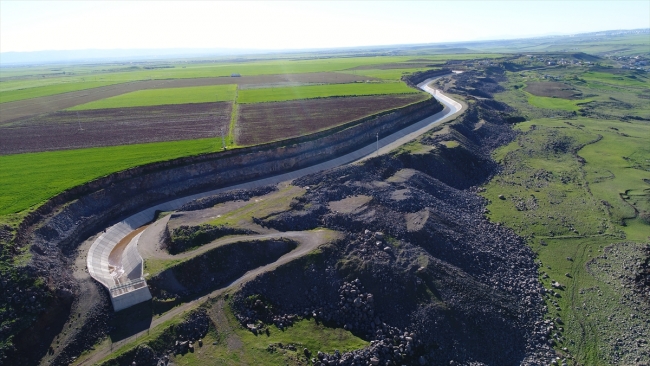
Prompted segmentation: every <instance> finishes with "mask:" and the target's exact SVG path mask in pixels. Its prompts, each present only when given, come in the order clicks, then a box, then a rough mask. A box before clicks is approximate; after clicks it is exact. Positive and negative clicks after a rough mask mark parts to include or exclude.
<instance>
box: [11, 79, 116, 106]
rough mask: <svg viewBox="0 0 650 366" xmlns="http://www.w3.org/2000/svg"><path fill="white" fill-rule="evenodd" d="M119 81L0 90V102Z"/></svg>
mask: <svg viewBox="0 0 650 366" xmlns="http://www.w3.org/2000/svg"><path fill="white" fill-rule="evenodd" d="M118 83H120V82H119V81H92V82H80V83H62V84H56V85H47V86H40V87H35V88H27V89H17V90H9V91H3V92H0V103H6V102H13V101H16V100H23V99H32V98H38V97H44V96H47V95H53V94H62V93H67V92H71V91H77V90H85V89H92V88H97V87H100V86H106V85H113V84H118Z"/></svg>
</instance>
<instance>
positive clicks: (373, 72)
mask: <svg viewBox="0 0 650 366" xmlns="http://www.w3.org/2000/svg"><path fill="white" fill-rule="evenodd" d="M424 70H431V68H410V69H369V70H345V71H342V72H344V73H346V74H354V75H360V76H368V77H373V78H379V79H384V80H394V81H399V80H401V79H402V76H404V75H409V74H412V73H414V72H417V71H424Z"/></svg>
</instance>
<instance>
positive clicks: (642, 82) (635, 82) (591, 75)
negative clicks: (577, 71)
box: [580, 72, 650, 88]
mask: <svg viewBox="0 0 650 366" xmlns="http://www.w3.org/2000/svg"><path fill="white" fill-rule="evenodd" d="M633 74H634V73H632V72H630V73H627V74H610V73H607V72H586V73H584V74H582V75H581V76H580V77H581V78H582V79H584V80H586V81H591V82H601V83H605V84H611V85H616V86H624V87H645V88H648V87H650V81H648V79H647V78H645V79H643V78H642V77H635V78H631V77H629V75H633Z"/></svg>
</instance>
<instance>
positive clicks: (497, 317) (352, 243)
mask: <svg viewBox="0 0 650 366" xmlns="http://www.w3.org/2000/svg"><path fill="white" fill-rule="evenodd" d="M462 75H463V76H462V77H461V78H458V79H457V80H455V81H454V84H453V88H455V89H454V91H455V92H457V93H462V94H464V95H466V96H468V97H469V98H470V99H471V102H470V105H469V108H468V110H467V111H466V113H465V114H464V115H463V116H462V117H461V118H460V119H459V120H458V121H456V122H455V123H453V124H450V125H448V126H447V127H445V128H438V129H436V130H434V131H433V132H432V133H429V134H428V135H426V136H425V137H423V138H421V139H419V140H418V141H416V142H414V143H411V144H409V145H407V146H405V147H403V148H402V149H399V150H398V151H397V152H395V153H393V154H391V155H387V156H381V157H376V158H372V159H370V160H368V161H366V162H364V163H363V164H355V165H350V166H345V167H341V168H337V169H333V170H330V171H326V172H322V173H317V174H312V175H309V176H306V177H304V178H300V179H297V180H295V181H294V182H293V185H296V186H299V187H302V188H304V189H305V190H306V193H305V194H304V195H301V196H299V197H297V198H295V199H293V201H292V203H291V206H290V207H291V208H290V209H289V210H287V211H284V212H279V213H276V214H273V215H267V216H262V217H256V218H254V220H253V221H254V222H255V223H256V224H257V225H259V226H261V227H263V228H265V229H267V230H273V231H288V230H311V229H315V228H319V227H325V228H329V229H332V230H336V231H339V232H341V233H343V238H342V239H339V240H336V241H334V242H332V243H331V244H328V245H325V246H321V247H320V248H319V249H318V250H317V251H316V252H313V253H312V254H310V255H307V256H305V257H302V258H299V259H297V260H294V261H292V262H290V263H287V264H284V265H282V266H280V267H279V268H277V269H276V270H274V271H271V272H267V273H263V274H261V275H259V276H258V277H257V278H255V279H254V280H252V281H249V282H247V283H245V284H243V285H242V287H241V288H240V289H239V290H238V291H237V293H236V294H235V296H234V297H233V299H232V300H229V301H230V304H231V306H232V308H233V311H234V312H235V316H236V318H237V320H238V321H239V322H240V324H241V326H242V327H244V328H245V329H248V330H250V331H251V332H253V333H256V334H257V333H260V332H264V331H265V329H266V328H267V327H269V326H270V325H271V324H274V325H275V326H277V327H279V328H281V329H282V328H285V327H290V326H291V325H292V324H293V323H294V322H295V321H297V320H300V319H303V318H313V319H316V320H317V321H318V322H322V323H324V324H326V325H328V326H331V327H342V328H345V329H347V330H350V331H351V332H353V333H354V334H355V335H357V336H359V337H361V338H362V339H365V340H367V341H370V342H371V344H370V346H368V347H367V348H364V349H360V350H357V351H353V352H347V353H341V352H335V353H332V354H327V353H323V352H319V351H318V350H305V356H306V357H308V358H310V359H311V360H312V363H313V364H316V365H332V364H340V365H368V364H370V365H378V364H381V365H398V364H399V365H408V364H411V365H438V364H439V365H443V364H444V365H449V364H472V365H481V364H504V365H516V364H531V365H532V364H549V363H551V361H552V358H554V357H555V353H554V351H553V349H552V345H553V344H554V341H553V339H552V333H553V330H554V328H556V327H557V325H555V324H553V322H550V321H548V320H544V319H543V315H544V313H545V308H544V300H543V295H544V294H545V290H544V289H543V288H542V286H541V285H540V283H539V281H538V268H537V264H536V263H535V260H534V259H535V258H534V254H533V252H532V251H531V250H530V249H529V248H528V247H527V246H526V245H525V244H524V240H523V239H522V238H521V237H519V236H517V235H516V234H515V233H514V232H513V231H512V230H510V229H507V228H505V227H502V226H500V225H499V224H494V223H491V222H489V221H488V220H487V219H486V218H485V217H484V212H485V205H486V202H485V200H484V199H483V198H481V197H480V196H478V195H477V192H478V190H479V188H477V187H478V186H479V185H480V184H482V183H484V182H485V181H486V180H487V179H489V178H490V177H491V176H492V175H493V174H494V173H495V172H496V171H497V169H498V165H497V164H496V163H495V162H494V161H493V160H492V159H491V157H490V153H491V152H492V151H493V149H494V148H496V147H498V146H501V145H503V144H505V143H508V142H510V141H512V140H513V139H514V138H515V136H516V133H515V132H514V131H513V130H512V129H511V123H512V122H514V121H516V120H518V119H519V118H520V117H519V116H518V115H517V112H516V111H515V110H514V109H512V108H510V107H509V106H507V105H505V104H503V103H499V102H497V101H494V100H492V99H490V96H491V95H492V94H493V93H498V92H499V90H500V89H499V88H500V86H499V85H498V83H497V81H498V80H499V75H498V72H497V71H495V70H491V71H490V73H489V75H486V74H484V73H478V72H466V73H464V74H462ZM472 97H473V98H474V99H472ZM273 189H274V188H268V187H267V188H263V189H261V190H254V191H236V192H231V193H228V194H223V195H217V196H213V197H209V198H205V199H202V200H198V201H195V202H192V203H190V204H188V205H186V206H184V207H183V210H185V211H188V210H200V209H203V208H206V207H211V206H214V205H215V204H218V203H222V202H227V201H230V200H245V199H249V198H250V197H253V196H257V195H260V194H264V193H268V192H271V191H273ZM208 229H209V228H208ZM222 229H224V228H220V229H218V230H215V233H216V234H215V235H217V236H218V235H221V234H223V233H222V232H220V231H219V230H222ZM228 229H230V228H228ZM184 230H185V231H184V234H183V235H176V237H177V238H180V239H179V240H177V243H179V244H178V247H174V248H171V249H172V250H170V251H175V250H178V251H183V250H185V249H187V248H190V247H193V246H197V245H201V244H203V243H204V242H205V241H206V240H207V241H210V240H212V239H213V237H212V236H210V235H211V234H208V235H207V237H203V238H200V239H196V238H197V235H196V233H197V232H198V230H199V229H196V227H187V228H185V229H184ZM208 231H209V230H208ZM204 232H206V231H205V230H204ZM41 234H42V233H41ZM177 234H180V232H179V233H177ZM185 234H187V235H185ZM170 240H171V239H170ZM283 243H284V246H282V248H280V247H279V246H278V248H276V249H277V250H275V249H274V250H272V251H273V253H274V254H272V255H271V256H270V257H269V256H264V255H260V256H259V258H258V257H255V258H253V257H251V256H249V257H247V258H243V257H242V255H241V254H242V253H243V252H241V251H240V252H237V253H235V252H233V253H226V252H227V251H229V250H231V249H232V248H229V247H227V246H224V247H218V248H217V249H213V250H212V251H211V252H209V253H211V254H206V255H203V256H201V257H197V258H195V259H192V260H189V261H186V262H183V263H181V264H180V265H178V266H177V267H176V268H173V269H168V270H166V271H163V272H162V273H161V274H159V275H157V276H155V277H154V278H152V279H151V280H150V281H149V284H150V286H151V289H152V293H153V294H154V296H156V297H157V298H160V299H165V298H182V297H183V296H188V295H192V296H195V295H196V294H203V293H206V292H209V291H212V290H214V289H217V288H220V287H223V286H224V285H225V284H227V283H228V281H231V280H233V279H235V278H237V276H238V274H239V273H240V272H241V271H244V272H245V271H246V270H247V269H250V268H254V267H255V266H259V265H261V264H263V263H268V261H269V260H271V261H272V260H273V259H270V258H271V257H272V258H277V257H279V256H280V255H282V254H283V253H285V252H287V251H289V250H291V248H292V245H293V247H295V244H292V243H290V242H288V241H287V242H283ZM255 245H259V243H252V242H251V243H249V246H251V248H248V252H249V253H257V252H262V251H259V250H257V251H256V249H255V248H253V246H255ZM9 249H10V247H9V246H4V247H3V250H5V251H6V250H9ZM168 249H169V248H168ZM68 252H69V253H73V252H74V248H70V249H68V250H67V251H65V253H68ZM48 253H49V252H48ZM48 253H45V252H44V253H37V254H38V258H39V260H41V261H42V262H39V263H40V264H39V269H41V270H45V268H46V267H48V265H47V263H54V261H51V262H44V261H43V258H44V257H46V254H48ZM52 253H54V251H53V252H52ZM57 253H58V255H59V257H58V258H57V259H56V260H57V261H59V263H64V266H63V267H66V266H67V267H68V268H72V267H73V266H75V264H74V263H73V261H72V260H71V259H70V258H67V257H65V256H64V255H63V254H62V253H61V252H57ZM69 253H68V254H69ZM224 253H225V254H224ZM224 258H226V259H225V262H223V261H224ZM216 262H219V263H221V264H224V265H227V264H231V266H230V267H232V268H230V267H228V268H230V269H231V271H230V272H228V275H227V276H224V277H223V278H220V279H219V281H214V280H213V278H214V277H213V276H212V275H211V274H212V272H214V271H213V269H214V268H213V266H214V263H216ZM226 262H227V263H226ZM243 262H246V263H244V264H245V265H244V266H243V267H242V266H239V265H235V264H242V263H243ZM183 266H184V267H183ZM646 266H647V262H646ZM180 267H183V268H184V269H181V268H180ZM221 269H223V268H221ZM52 271H53V272H54V274H55V275H56V277H55V278H57V280H58V283H59V287H58V288H57V290H56V295H54V294H53V293H51V292H48V291H46V290H43V291H42V292H37V290H38V288H39V287H38V285H36V286H34V285H30V286H31V288H33V289H34V290H31V291H32V292H30V293H29V294H25V295H24V296H22V295H20V294H21V286H20V285H19V284H20V280H19V279H15V280H14V279H11V280H8V281H7V283H6V284H5V283H4V282H3V283H2V286H3V289H4V288H16V289H15V290H14V291H12V292H11V295H10V296H9V297H8V298H9V299H11V300H7V299H5V300H3V301H7V303H8V304H11V306H13V307H14V308H17V307H25V306H27V307H31V308H33V309H34V314H35V315H36V314H42V309H43V308H44V307H45V306H47V307H48V308H49V309H60V311H61V313H62V314H66V313H68V312H72V313H73V314H74V313H75V311H76V310H79V307H78V306H79V305H77V302H75V301H78V300H77V299H78V298H79V296H80V295H81V294H83V293H84V291H96V289H95V290H91V289H86V288H85V287H84V285H82V284H81V282H80V281H78V280H75V279H73V278H72V276H70V275H69V274H65V273H64V272H63V271H62V270H61V269H58V268H56V267H55V266H52ZM57 271H60V272H57ZM241 273H243V272H241ZM170 274H171V275H173V277H174V281H170V280H169V277H170ZM34 277H35V276H33V277H30V278H34ZM32 281H34V280H32ZM643 281H644V280H639V281H637V283H643ZM43 288H45V287H44V286H43ZM22 293H24V291H23V292H22ZM16 294H18V295H16ZM30 296H32V297H34V300H33V301H32V300H30ZM14 297H15V298H16V299H18V300H14ZM47 299H51V300H49V301H50V302H49V303H48V302H47V301H48V300H47ZM66 299H67V300H66ZM66 301H67V302H66ZM30 303H34V304H33V305H30ZM56 304H58V306H54V305H56ZM96 304H97V309H98V310H97V314H95V313H93V314H90V316H86V315H84V318H83V319H84V320H83V321H82V322H81V324H80V325H79V326H78V328H75V329H76V332H73V333H74V334H76V335H77V336H76V337H77V338H74V337H73V338H71V340H70V341H69V342H68V343H67V344H65V345H64V346H63V348H65V349H66V351H63V352H58V353H57V357H56V358H55V359H53V360H52V361H51V364H55V365H56V364H67V363H68V362H69V361H70V360H72V359H73V357H75V356H76V355H78V354H79V353H80V352H81V351H82V350H83V349H87V348H88V347H90V346H91V345H92V344H93V343H94V342H95V341H96V340H98V339H100V338H101V337H102V336H103V335H105V334H107V333H108V332H109V331H110V329H111V326H110V319H111V318H110V316H109V313H110V309H108V307H106V306H104V307H102V304H103V305H106V304H107V299H105V298H104V299H99V300H97V302H96ZM70 309H73V310H70ZM39 312H40V313H39ZM4 314H5V313H3V316H5V315H4ZM6 314H9V315H10V314H11V313H6ZM9 315H7V316H9ZM50 317H51V318H54V317H53V316H52V315H50ZM102 318H103V319H109V320H108V321H106V322H105V323H102V324H100V323H97V322H96V321H97V320H98V319H102ZM192 319H194V320H192ZM197 319H198V320H197ZM60 321H61V320H59V322H60ZM63 321H64V322H66V321H68V322H69V319H68V320H65V319H64V320H63ZM187 321H190V323H191V324H192V325H191V326H188V329H190V328H191V330H192V332H193V333H191V334H190V333H187V332H186V331H185V330H184V329H186V328H185V326H183V325H178V326H176V327H172V328H169V329H171V330H167V331H166V333H164V334H165V335H163V336H161V337H160V340H161V341H160V347H156V348H154V347H151V346H140V347H138V348H137V349H135V350H134V351H133V352H128V353H126V354H124V355H123V356H120V358H117V359H114V360H112V361H109V364H111V365H112V364H115V365H128V364H131V363H132V362H136V364H138V365H141V364H142V365H147V364H152V365H153V364H157V363H158V362H166V360H167V359H166V358H165V357H169V355H170V354H173V353H182V352H191V349H192V347H194V344H195V342H196V343H199V342H200V341H199V340H200V339H201V338H202V337H204V336H205V333H206V332H207V331H208V329H209V327H210V326H211V325H210V324H211V323H210V322H209V320H207V318H206V317H203V316H202V315H201V312H200V311H199V312H198V313H193V315H191V316H190V318H188V320H187ZM187 321H186V322H187ZM39 324H43V323H39ZM67 324H68V323H65V324H63V323H62V324H59V325H56V324H54V323H53V325H52V326H53V328H52V332H53V335H52V338H54V337H55V336H56V334H57V331H58V330H60V329H61V328H62V327H63V326H65V325H67ZM182 324H185V323H182ZM3 326H4V322H3ZM90 327H92V328H93V330H94V331H93V333H92V334H90V333H88V336H86V337H84V333H83V331H84V330H88V329H89V328H90ZM3 330H5V328H4V327H3V329H1V330H0V331H3ZM71 332H72V331H71ZM82 338H83V339H82ZM163 340H164V341H163ZM35 342H36V340H35ZM38 342H40V343H41V346H40V347H41V348H39V349H42V347H43V345H42V344H44V342H43V339H42V338H41V339H40V340H38ZM184 342H185V343H184ZM33 343H34V342H32V343H30V342H28V341H26V340H24V341H23V342H21V343H20V344H21V345H22V346H23V347H25V346H26V345H31V344H33ZM199 344H200V343H199ZM190 346H192V347H190ZM46 347H47V346H46ZM46 349H47V348H46ZM18 353H20V354H23V353H24V352H13V353H12V352H7V353H6V354H7V355H9V357H13V358H7V359H5V361H4V362H9V363H8V364H12V363H13V362H14V361H20V362H21V363H24V364H30V363H35V361H37V360H36V358H37V357H38V358H40V357H41V354H40V353H38V352H35V353H34V357H33V359H26V358H22V359H19V358H16V357H17V356H16V355H17V354H18ZM0 362H2V361H0Z"/></svg>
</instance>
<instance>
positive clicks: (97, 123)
mask: <svg viewBox="0 0 650 366" xmlns="http://www.w3.org/2000/svg"><path fill="white" fill-rule="evenodd" d="M231 108H232V104H231V103H228V102H222V103H200V104H180V105H167V106H155V107H135V108H114V109H96V110H88V111H80V112H78V114H77V112H55V113H51V114H48V115H44V116H38V117H32V118H29V119H25V120H21V121H20V122H14V123H10V124H6V125H4V126H0V155H6V154H16V153H25V152H37V151H50V150H67V149H79V148H86V147H98V146H116V145H127V144H139V143H146V142H161V141H176V140H190V139H198V138H205V137H215V136H217V135H218V131H219V128H221V127H223V128H224V131H225V132H226V133H227V132H228V126H229V124H230V112H231ZM77 116H78V117H77ZM80 126H81V128H82V130H79V127H80Z"/></svg>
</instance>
